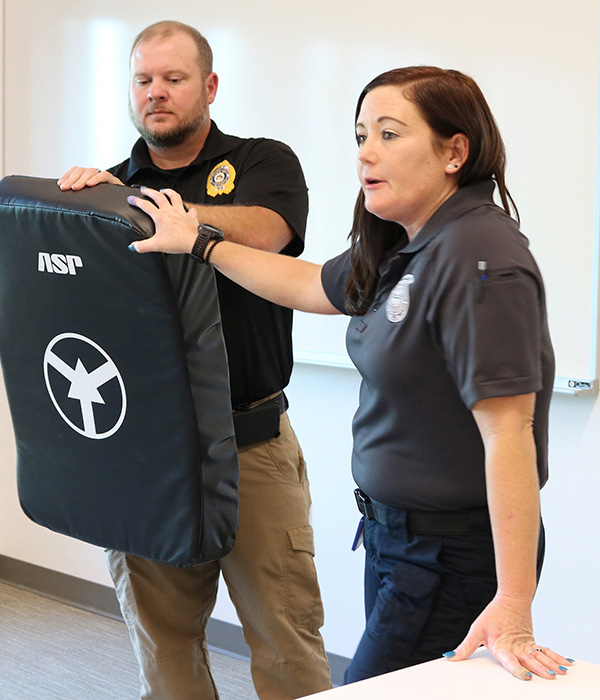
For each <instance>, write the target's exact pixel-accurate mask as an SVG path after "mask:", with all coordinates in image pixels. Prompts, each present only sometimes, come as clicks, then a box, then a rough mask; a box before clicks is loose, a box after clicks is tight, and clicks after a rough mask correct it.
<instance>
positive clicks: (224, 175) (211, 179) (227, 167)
mask: <svg viewBox="0 0 600 700" xmlns="http://www.w3.org/2000/svg"><path fill="white" fill-rule="evenodd" d="M234 187H235V168H234V167H233V165H231V163H230V162H229V161H228V160H223V161H221V162H220V163H219V164H218V165H215V167H214V168H213V169H212V170H211V171H210V175H209V176H208V180H207V181H206V194H208V195H209V196H210V197H216V196H217V195H219V194H229V193H230V192H231V191H232V190H233V188H234Z"/></svg>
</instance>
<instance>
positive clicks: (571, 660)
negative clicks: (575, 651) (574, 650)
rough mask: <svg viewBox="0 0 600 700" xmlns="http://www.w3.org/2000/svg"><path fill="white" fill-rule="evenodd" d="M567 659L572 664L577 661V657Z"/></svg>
mask: <svg viewBox="0 0 600 700" xmlns="http://www.w3.org/2000/svg"><path fill="white" fill-rule="evenodd" d="M567 661H568V662H569V663H570V664H574V663H575V659H567Z"/></svg>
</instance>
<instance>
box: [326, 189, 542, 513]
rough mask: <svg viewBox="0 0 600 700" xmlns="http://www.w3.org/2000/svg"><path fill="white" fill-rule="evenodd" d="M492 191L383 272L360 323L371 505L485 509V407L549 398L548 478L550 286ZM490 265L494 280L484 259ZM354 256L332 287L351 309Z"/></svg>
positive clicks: (470, 197)
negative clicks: (477, 409) (489, 402)
mask: <svg viewBox="0 0 600 700" xmlns="http://www.w3.org/2000/svg"><path fill="white" fill-rule="evenodd" d="M493 190H494V183H493V182H492V181H485V182H480V183H477V184H474V185H469V186H466V187H463V188H461V189H459V190H458V192H456V193H455V194H454V195H453V196H452V197H451V198H450V199H449V200H447V201H446V202H445V203H444V204H443V205H442V206H441V207H440V208H439V209H438V210H437V211H436V212H435V214H434V215H433V216H432V217H431V219H430V220H429V221H428V222H427V223H426V224H425V226H424V227H423V229H421V231H420V232H419V234H418V235H417V236H416V237H415V238H414V239H413V240H412V242H408V240H407V239H405V242H404V244H403V245H402V246H400V248H399V249H398V248H397V249H396V250H394V251H390V252H389V254H388V255H387V256H386V259H385V260H384V261H383V263H382V264H381V266H380V279H379V282H378V285H377V289H376V295H375V300H374V302H373V303H372V305H371V307H370V308H369V310H368V311H367V313H366V314H365V315H364V316H355V317H353V318H352V320H351V321H350V324H349V327H348V333H347V347H348V352H349V354H350V357H351V358H352V361H353V362H354V363H355V365H356V366H357V368H358V370H359V371H360V373H361V375H362V384H361V390H360V401H359V408H358V410H357V412H356V415H355V418H354V423H353V432H354V450H353V458H352V468H353V474H354V478H355V480H356V482H357V484H358V485H359V486H360V488H361V489H362V490H363V491H364V492H365V493H366V494H367V495H369V496H370V497H371V498H373V499H374V500H377V501H381V502H383V503H387V504H389V505H395V506H398V507H402V508H417V509H425V510H429V509H431V510H435V509H453V508H467V507H475V506H481V505H485V503H486V490H485V473H484V450H483V443H482V441H481V437H480V435H479V431H478V429H477V426H476V424H475V420H474V418H473V416H472V413H471V408H472V406H473V404H474V403H475V402H477V401H479V400H481V399H485V398H490V397H498V396H512V395H518V394H527V393H531V392H536V393H537V400H536V411H535V424H534V433H535V441H536V448H537V460H538V472H539V477H540V484H541V485H543V484H544V483H545V481H546V479H547V471H548V470H547V445H548V411H549V404H550V398H551V394H552V385H553V380H554V355H553V352H552V346H551V343H550V335H549V332H548V324H547V319H546V303H545V294H544V287H543V283H542V279H541V276H540V272H539V270H538V267H537V265H536V263H535V261H534V259H533V257H532V255H531V253H530V251H529V247H528V242H527V239H526V238H525V237H524V236H523V235H522V234H521V233H520V232H519V229H518V226H517V223H516V222H515V221H514V220H513V219H512V218H510V217H509V216H508V215H507V214H506V213H505V212H504V210H503V209H501V208H500V207H498V206H496V205H495V204H494V203H493V199H492V194H493ZM480 262H485V263H487V270H485V271H482V270H481V269H480V268H481V267H482V266H481V265H480V264H479V263H480ZM349 271H350V261H349V252H348V251H346V253H343V254H342V255H341V256H338V257H337V258H334V259H333V260H330V261H329V262H327V263H326V264H325V266H324V268H323V273H322V280H323V286H324V288H325V292H326V293H327V296H328V297H329V299H330V301H331V302H332V304H333V305H334V306H335V307H336V308H337V309H338V310H340V311H342V312H344V289H345V284H346V280H347V279H348V275H349Z"/></svg>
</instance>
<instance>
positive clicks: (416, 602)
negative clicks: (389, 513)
mask: <svg viewBox="0 0 600 700" xmlns="http://www.w3.org/2000/svg"><path fill="white" fill-rule="evenodd" d="M403 512H404V511H400V512H399V516H398V518H397V522H396V521H395V520H396V519H395V518H392V519H391V522H389V523H388V524H387V525H381V524H380V523H378V522H377V521H375V520H365V532H364V544H365V550H366V559H365V615H366V629H365V632H364V634H363V636H362V639H361V640H360V642H359V645H358V648H357V650H356V653H355V655H354V658H353V659H352V661H351V662H350V665H349V667H348V670H347V671H346V676H345V679H344V681H345V683H353V682H355V681H359V680H363V679H364V678H371V677H373V676H378V675H380V674H382V673H388V672H390V671H396V670H398V669H400V668H405V667H407V666H412V665H414V664H419V663H423V662H425V661H431V660H432V659H436V658H439V657H440V656H441V655H442V654H443V653H444V652H446V651H450V650H452V649H454V648H455V647H457V646H458V644H460V642H462V640H463V639H464V637H465V636H466V635H467V633H468V631H469V628H470V626H471V624H472V622H473V621H474V620H475V619H476V618H477V616H478V615H479V613H480V612H481V611H482V610H483V609H484V608H485V607H486V605H487V604H488V603H489V602H490V601H491V599H492V598H493V597H494V595H495V593H496V587H497V584H496V568H495V562H494V546H493V541H492V535H491V532H490V531H489V529H488V528H487V527H486V528H475V531H474V532H471V533H470V534H468V535H464V536H463V535H461V536H433V535H415V534H410V533H407V531H406V528H405V525H404V517H402V515H401V514H402V513H403ZM543 558H544V530H543V526H542V527H541V531H540V544H539V549H538V571H537V574H538V580H539V575H540V573H541V567H542V562H543Z"/></svg>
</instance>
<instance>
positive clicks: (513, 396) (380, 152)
mask: <svg viewBox="0 0 600 700" xmlns="http://www.w3.org/2000/svg"><path fill="white" fill-rule="evenodd" d="M356 139H357V142H358V176H359V180H360V184H361V191H360V194H359V197H358V201H357V204H356V209H355V218H354V224H353V229H352V233H351V246H350V249H349V250H348V251H346V252H345V253H343V254H342V255H340V256H338V257H337V258H334V259H333V260H330V261H328V262H327V263H325V265H323V266H319V265H313V264H311V263H308V262H304V261H299V260H296V259H292V258H286V257H284V256H278V255H271V254H268V253H263V252H261V251H258V250H253V249H249V248H244V247H243V246H239V245H235V244H232V243H229V242H227V241H222V236H221V235H220V234H219V232H218V231H215V230H214V229H206V227H204V226H202V225H200V227H198V221H197V219H196V216H195V214H194V211H193V210H192V211H189V212H187V211H186V209H185V207H184V204H183V202H182V201H181V198H180V197H179V195H177V194H176V193H175V192H174V191H172V190H166V191H164V192H155V191H152V190H144V194H145V195H147V196H148V197H149V198H150V199H151V200H153V202H151V201H148V200H145V199H141V198H136V197H132V198H131V200H130V201H131V203H132V204H134V205H136V206H138V207H139V208H140V209H142V210H143V211H145V212H147V213H148V214H149V215H150V216H151V217H152V218H153V219H154V222H155V224H156V235H155V236H154V237H153V238H151V239H148V240H145V241H136V242H135V243H133V244H132V246H131V247H132V249H134V250H137V251H138V252H148V251H163V252H167V253H189V252H192V254H193V255H195V256H196V257H197V258H199V259H200V260H202V261H204V262H210V263H211V264H213V265H214V266H215V268H216V269H217V270H218V271H219V272H220V273H223V274H225V275H227V276H228V277H230V278H231V279H233V280H234V281H236V282H238V283H239V284H241V285H242V286H244V287H247V288H248V289H250V290H251V291H252V292H254V293H256V294H259V295H261V296H264V297H266V298H267V299H270V300H271V301H274V302H276V303H279V304H282V305H285V306H289V307H292V308H296V309H300V310H303V311H310V312H315V313H346V314H348V315H350V316H351V317H352V318H351V320H350V324H349V328H348V335H347V346H348V352H349V354H350V357H351V358H352V360H353V362H354V363H355V364H356V366H357V368H358V370H359V371H360V373H361V376H362V384H361V392H360V401H359V407H358V410H357V412H356V415H355V418H354V423H353V433H354V449H353V457H352V469H353V475H354V478H355V480H356V483H357V485H358V487H359V488H358V489H357V490H356V498H357V504H358V507H359V510H360V511H361V513H362V515H363V519H362V521H361V528H362V527H363V526H364V531H361V534H364V542H365V550H366V566H365V608H366V618H367V622H366V631H365V634H364V635H363V638H362V640H361V641H360V644H359V646H358V649H357V651H356V654H355V656H354V658H353V660H352V662H351V664H350V667H349V669H348V672H347V675H346V680H347V682H351V681H355V680H359V679H362V678H367V677H370V676H374V675H378V674H380V673H385V672H388V671H392V670H395V669H398V668H403V667H405V666H409V665H412V664H416V663H420V662H423V661H428V660H430V659H433V658H436V657H437V656H439V655H440V654H444V655H445V656H447V657H448V658H452V659H453V660H460V659H464V658H466V657H467V656H469V655H470V654H472V653H473V651H474V650H475V649H476V648H477V647H478V646H480V645H482V644H483V645H485V646H486V647H488V649H489V650H490V651H491V652H492V653H493V654H494V656H495V657H496V658H497V659H498V660H499V661H500V662H501V663H502V664H503V665H504V666H505V668H507V669H508V670H509V671H510V672H512V674H513V675H514V676H515V677H517V678H521V679H523V680H527V679H529V678H531V677H532V674H537V675H538V676H541V677H542V678H548V679H550V678H554V677H555V676H556V675H557V674H564V673H565V672H566V671H567V667H568V665H570V663H572V660H570V659H566V658H565V657H563V656H561V655H559V654H557V653H555V652H554V651H552V650H551V649H549V648H547V647H542V646H539V645H538V644H537V643H536V641H535V639H534V635H533V629H532V621H531V603H532V599H533V596H534V593H535V589H536V585H537V580H538V578H539V573H540V570H541V565H542V559H543V552H544V536H543V528H542V525H541V518H540V509H539V489H540V488H541V486H543V485H544V483H545V481H546V479H547V442H548V434H547V430H548V411H549V402H550V396H551V392H552V383H553V376H554V361H553V353H552V347H551V344H550V338H549V333H548V327H547V321H546V308H545V297H544V288H543V284H542V280H541V276H540V273H539V270H538V268H537V266H536V264H535V261H534V260H533V258H532V256H531V254H530V252H529V250H528V243H527V240H526V238H525V237H524V236H523V235H522V234H521V233H520V232H519V228H518V224H517V221H515V219H513V218H512V217H511V216H510V209H511V205H512V206H513V207H514V204H513V203H512V199H511V197H510V194H509V192H508V190H507V188H506V185H505V181H504V170H505V154H504V145H503V143H502V139H501V137H500V134H499V131H498V128H497V126H496V123H495V121H494V118H493V116H492V114H491V112H490V109H489V107H488V105H487V103H486V101H485V98H484V97H483V95H482V93H481V91H480V90H479V88H478V87H477V85H476V84H475V82H474V81H473V80H472V79H470V78H469V77H467V76H465V75H463V74H462V73H459V72H457V71H448V70H442V69H439V68H433V67H413V68H403V69H399V70H393V71H390V72H388V73H384V74H382V75H380V76H379V77H377V78H376V79H375V80H373V81H372V82H371V83H370V84H369V85H367V87H366V88H365V89H364V91H363V93H362V94H361V96H360V99H359V102H358V107H357V112H356ZM494 190H496V191H497V194H498V196H499V198H500V201H501V203H502V207H500V206H497V205H496V204H495V203H494V201H493V194H494ZM155 204H156V206H155ZM515 213H516V209H515ZM517 218H518V214H517ZM448 650H451V651H448Z"/></svg>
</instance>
